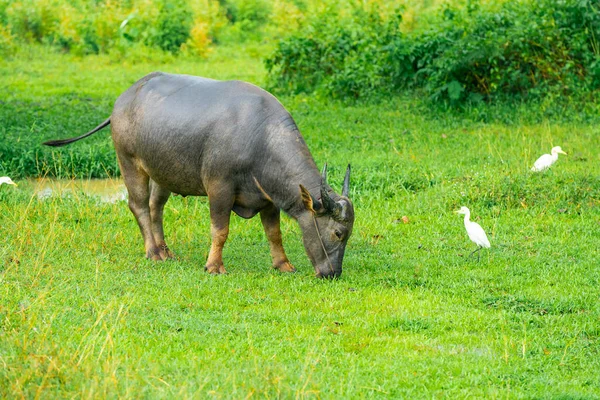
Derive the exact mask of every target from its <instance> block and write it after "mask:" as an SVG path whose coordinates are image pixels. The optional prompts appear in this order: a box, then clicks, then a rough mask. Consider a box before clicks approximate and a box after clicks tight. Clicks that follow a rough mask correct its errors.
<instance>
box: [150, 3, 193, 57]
mask: <svg viewBox="0 0 600 400" xmlns="http://www.w3.org/2000/svg"><path fill="white" fill-rule="evenodd" d="M192 23H193V14H192V10H191V9H190V7H189V5H188V4H187V2H185V1H169V0H163V2H162V3H161V6H160V12H159V14H158V21H157V22H156V27H155V28H154V30H155V32H154V34H153V35H152V37H151V39H150V41H151V43H152V44H153V45H155V46H158V47H160V48H161V49H163V50H165V51H169V52H171V53H177V52H178V51H179V49H180V48H181V45H182V44H184V43H185V42H186V41H187V40H188V38H189V37H190V30H191V28H192Z"/></svg>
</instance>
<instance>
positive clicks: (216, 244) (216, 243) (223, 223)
mask: <svg viewBox="0 0 600 400" xmlns="http://www.w3.org/2000/svg"><path fill="white" fill-rule="evenodd" d="M217 186H218V185H217ZM208 202H209V207H210V234H211V237H212V243H211V245H210V253H209V254H208V259H207V260H206V266H205V267H204V269H205V270H206V271H208V272H209V273H211V274H225V273H227V271H225V266H224V265H223V246H224V245H225V241H226V240H227V235H228V234H229V218H230V217H231V209H232V207H233V202H234V195H233V193H231V192H229V191H228V190H224V189H221V190H220V191H218V192H215V193H209V194H208Z"/></svg>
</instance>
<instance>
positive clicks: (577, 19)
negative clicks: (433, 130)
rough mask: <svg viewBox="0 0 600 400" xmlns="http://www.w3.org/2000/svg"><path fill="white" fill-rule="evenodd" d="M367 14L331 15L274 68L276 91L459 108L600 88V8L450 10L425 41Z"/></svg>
mask: <svg viewBox="0 0 600 400" xmlns="http://www.w3.org/2000/svg"><path fill="white" fill-rule="evenodd" d="M400 20H401V18H400V14H398V13H397V14H393V15H388V16H387V17H386V16H382V15H381V13H380V12H378V10H369V9H367V8H365V7H364V6H362V5H361V4H355V5H354V6H353V12H352V15H351V16H350V17H345V18H344V17H343V16H341V15H339V13H336V11H335V10H333V9H328V10H325V11H324V12H323V13H321V14H319V15H317V16H316V17H315V18H314V19H312V20H311V21H309V23H308V26H306V27H303V28H302V29H301V30H299V31H298V32H296V33H295V34H294V35H292V36H290V37H288V38H284V39H283V40H281V41H280V42H279V43H278V45H277V48H276V50H275V52H274V54H273V55H272V56H270V57H269V58H268V59H267V60H266V67H267V70H268V71H269V82H270V85H271V87H272V88H273V89H279V90H286V91H292V92H306V91H309V92H310V91H314V90H324V91H325V92H326V93H327V94H330V95H333V96H338V97H365V96H370V95H373V94H376V93H384V94H389V93H394V92H398V91H401V90H404V89H406V88H411V87H418V88H423V89H425V90H426V92H427V93H429V95H430V96H431V97H432V98H433V99H436V100H438V99H445V100H449V101H451V102H465V101H477V100H481V99H488V100H489V99H493V98H498V97H512V98H514V97H518V98H531V97H534V98H535V97H543V96H548V95H550V96H556V97H558V96H563V95H577V96H582V95H586V94H589V93H591V92H592V91H594V90H596V89H597V88H599V87H600V46H599V42H598V38H600V3H599V2H598V1H595V0H560V1H556V0H541V1H537V2H507V3H504V4H502V5H501V6H500V7H497V8H496V9H491V8H489V7H482V6H480V5H478V3H475V2H471V3H469V4H468V5H467V7H466V8H464V9H457V8H451V7H449V6H447V7H445V8H444V9H442V10H441V11H440V12H439V15H438V17H437V19H436V20H434V21H433V22H432V23H431V24H430V27H429V28H428V29H426V30H424V31H421V32H418V33H412V34H404V33H402V31H401V30H400Z"/></svg>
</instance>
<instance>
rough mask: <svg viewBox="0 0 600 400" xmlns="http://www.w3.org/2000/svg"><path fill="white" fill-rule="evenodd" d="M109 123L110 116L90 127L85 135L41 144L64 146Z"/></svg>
mask: <svg viewBox="0 0 600 400" xmlns="http://www.w3.org/2000/svg"><path fill="white" fill-rule="evenodd" d="M109 124H110V117H109V118H107V119H106V121H104V122H103V123H101V124H100V125H98V126H97V127H95V128H94V129H92V130H91V131H89V132H88V133H86V134H85V135H81V136H77V137H74V138H70V139H59V140H49V141H47V142H44V143H43V144H45V145H46V146H53V147H59V146H64V145H66V144H69V143H73V142H76V141H78V140H81V139H83V138H86V137H88V136H90V135H92V134H94V133H96V132H98V131H99V130H100V129H102V128H105V127H107V126H108V125H109Z"/></svg>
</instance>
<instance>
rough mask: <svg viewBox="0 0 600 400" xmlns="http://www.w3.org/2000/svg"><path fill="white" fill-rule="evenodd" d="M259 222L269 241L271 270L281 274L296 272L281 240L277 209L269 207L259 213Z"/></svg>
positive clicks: (272, 206)
mask: <svg viewBox="0 0 600 400" xmlns="http://www.w3.org/2000/svg"><path fill="white" fill-rule="evenodd" d="M260 220H261V222H262V224H263V228H265V234H266V235H267V239H268V240H269V248H270V249H271V257H272V258H273V268H275V269H278V270H279V271H281V272H296V268H294V266H293V265H292V264H291V263H290V260H288V258H287V255H286V254H285V250H284V249H283V243H282V240H281V228H280V225H279V224H280V211H279V208H277V207H275V206H274V205H271V206H269V207H267V208H265V209H263V210H262V211H261V212H260Z"/></svg>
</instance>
